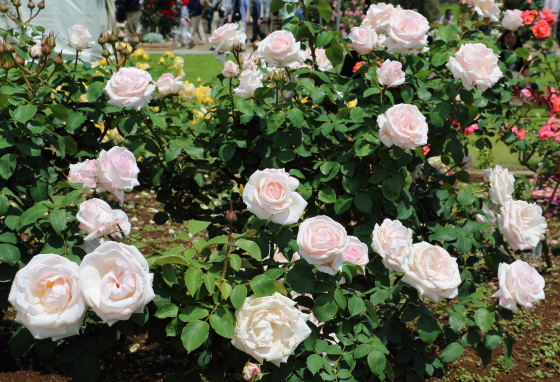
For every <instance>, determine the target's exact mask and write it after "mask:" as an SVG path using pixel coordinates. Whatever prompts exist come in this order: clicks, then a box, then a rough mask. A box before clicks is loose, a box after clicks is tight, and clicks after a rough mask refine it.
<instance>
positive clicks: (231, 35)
mask: <svg viewBox="0 0 560 382" xmlns="http://www.w3.org/2000/svg"><path fill="white" fill-rule="evenodd" d="M237 29H238V25H237V24H232V23H228V24H225V25H223V26H221V27H219V28H218V29H216V30H215V31H214V33H213V34H212V36H210V38H209V40H208V41H209V42H210V44H212V45H214V47H215V49H214V56H215V57H216V59H219V60H220V61H222V62H223V61H225V59H226V56H227V53H229V52H231V51H232V50H234V49H238V50H241V49H242V48H243V47H244V46H245V42H246V41H247V36H246V35H245V33H241V32H239V31H238V30H237Z"/></svg>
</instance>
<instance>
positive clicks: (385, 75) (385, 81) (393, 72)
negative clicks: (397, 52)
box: [377, 60, 405, 87]
mask: <svg viewBox="0 0 560 382" xmlns="http://www.w3.org/2000/svg"><path fill="white" fill-rule="evenodd" d="M404 81H405V74H404V71H403V70H402V64H401V63H400V62H398V61H391V60H385V62H384V63H383V65H381V66H380V67H379V68H377V82H379V85H381V86H388V87H395V86H400V85H402V84H404Z"/></svg>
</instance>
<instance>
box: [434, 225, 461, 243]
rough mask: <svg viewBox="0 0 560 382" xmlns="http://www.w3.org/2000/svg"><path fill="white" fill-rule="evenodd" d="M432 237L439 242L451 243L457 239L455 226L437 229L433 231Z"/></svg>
mask: <svg viewBox="0 0 560 382" xmlns="http://www.w3.org/2000/svg"><path fill="white" fill-rule="evenodd" d="M434 236H435V237H436V239H438V240H441V241H453V240H455V239H457V232H456V230H455V226H447V227H439V228H437V229H436V230H435V232H434Z"/></svg>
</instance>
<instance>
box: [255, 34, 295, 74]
mask: <svg viewBox="0 0 560 382" xmlns="http://www.w3.org/2000/svg"><path fill="white" fill-rule="evenodd" d="M257 46H258V51H259V53H260V54H261V55H262V56H263V57H264V59H265V61H266V62H267V64H269V65H271V66H276V67H280V68H284V67H289V68H291V67H292V65H293V64H294V63H296V62H298V61H305V52H304V51H302V50H301V46H300V43H299V42H298V41H296V39H295V38H294V35H293V34H292V33H291V32H288V31H285V30H279V31H275V32H272V33H271V34H270V35H268V37H266V38H265V39H264V40H262V41H261V42H259V44H258V45H257Z"/></svg>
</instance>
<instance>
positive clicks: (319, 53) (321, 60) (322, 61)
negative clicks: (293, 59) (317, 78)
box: [305, 48, 333, 72]
mask: <svg viewBox="0 0 560 382" xmlns="http://www.w3.org/2000/svg"><path fill="white" fill-rule="evenodd" d="M305 56H306V58H307V59H308V60H311V61H313V56H312V55H311V49H310V48H307V49H306V50H305ZM315 58H316V59H317V66H318V67H319V70H320V71H322V72H328V71H329V70H332V69H333V66H332V64H331V62H330V61H329V59H328V58H327V53H326V52H325V49H320V48H317V49H315Z"/></svg>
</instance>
